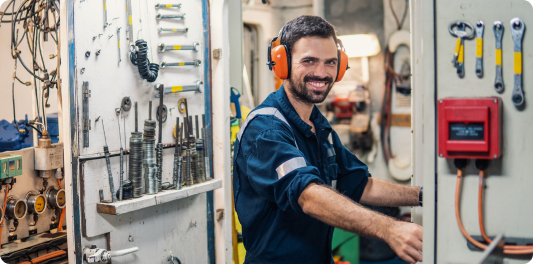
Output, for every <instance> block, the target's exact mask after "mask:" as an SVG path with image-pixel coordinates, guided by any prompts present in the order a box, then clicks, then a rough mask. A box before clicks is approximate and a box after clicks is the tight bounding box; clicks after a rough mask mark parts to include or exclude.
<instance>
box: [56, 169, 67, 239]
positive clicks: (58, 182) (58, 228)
mask: <svg viewBox="0 0 533 264" xmlns="http://www.w3.org/2000/svg"><path fill="white" fill-rule="evenodd" d="M57 184H58V185H59V189H63V187H61V180H60V179H57ZM65 209H66V207H63V209H61V216H60V217H59V225H58V227H57V232H61V231H63V218H64V217H65Z"/></svg>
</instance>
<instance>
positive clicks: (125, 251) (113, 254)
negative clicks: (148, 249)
mask: <svg viewBox="0 0 533 264" xmlns="http://www.w3.org/2000/svg"><path fill="white" fill-rule="evenodd" d="M137 251H139V248H138V247H132V248H127V249H122V250H117V251H108V253H109V255H110V256H111V257H120V256H124V255H127V254H131V253H133V252H137Z"/></svg>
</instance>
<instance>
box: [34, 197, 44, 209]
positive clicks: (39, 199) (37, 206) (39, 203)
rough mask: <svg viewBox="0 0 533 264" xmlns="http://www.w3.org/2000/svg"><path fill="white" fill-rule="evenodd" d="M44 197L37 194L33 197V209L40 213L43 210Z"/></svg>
mask: <svg viewBox="0 0 533 264" xmlns="http://www.w3.org/2000/svg"><path fill="white" fill-rule="evenodd" d="M45 204H46V203H45V201H44V197H42V196H39V197H37V199H35V211H36V212H38V213H40V212H42V211H44V205H45Z"/></svg>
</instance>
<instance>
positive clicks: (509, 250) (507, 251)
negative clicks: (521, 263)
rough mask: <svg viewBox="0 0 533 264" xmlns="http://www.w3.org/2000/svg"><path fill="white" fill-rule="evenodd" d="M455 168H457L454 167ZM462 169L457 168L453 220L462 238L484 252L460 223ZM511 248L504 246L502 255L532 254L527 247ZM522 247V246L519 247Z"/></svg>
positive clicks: (484, 247)
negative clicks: (455, 220)
mask: <svg viewBox="0 0 533 264" xmlns="http://www.w3.org/2000/svg"><path fill="white" fill-rule="evenodd" d="M456 167H457V166H456ZM463 168H464V166H463V167H458V168H457V183H456V186H455V218H456V219H457V225H458V226H459V229H460V230H461V233H462V234H463V236H464V237H465V238H466V239H467V240H468V241H469V242H470V243H472V244H473V245H474V246H476V247H478V248H480V249H482V250H485V249H486V248H487V245H486V244H483V243H481V242H479V241H477V240H475V239H474V238H473V237H472V236H470V234H468V232H466V230H465V228H464V226H463V222H462V221H461V212H460V210H459V198H460V194H461V182H462V178H463ZM511 247H512V246H504V247H503V253H504V254H510V255H525V254H533V247H527V249H526V248H524V249H516V250H515V249H513V248H511ZM520 247H522V246H520Z"/></svg>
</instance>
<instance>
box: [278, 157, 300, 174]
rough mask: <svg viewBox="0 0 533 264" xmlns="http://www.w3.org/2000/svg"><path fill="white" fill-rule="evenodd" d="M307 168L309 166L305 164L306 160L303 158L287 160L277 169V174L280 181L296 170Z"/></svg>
mask: <svg viewBox="0 0 533 264" xmlns="http://www.w3.org/2000/svg"><path fill="white" fill-rule="evenodd" d="M305 166H307V164H305V159H304V158H302V157H296V158H292V159H290V160H287V161H285V162H283V164H281V165H279V167H278V168H276V172H277V173H278V179H281V178H282V177H283V176H285V175H287V174H288V173H289V172H291V171H293V170H295V169H299V168H302V167H305Z"/></svg>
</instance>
